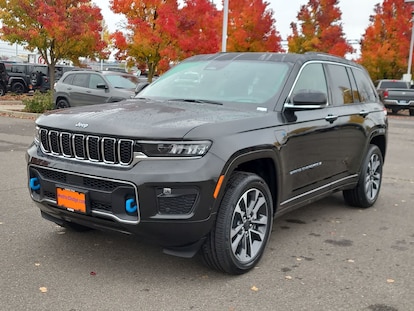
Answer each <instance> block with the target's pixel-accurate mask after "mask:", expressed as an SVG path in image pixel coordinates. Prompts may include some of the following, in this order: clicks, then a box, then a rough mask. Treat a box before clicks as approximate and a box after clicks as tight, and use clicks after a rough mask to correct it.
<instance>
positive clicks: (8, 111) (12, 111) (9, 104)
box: [0, 100, 40, 119]
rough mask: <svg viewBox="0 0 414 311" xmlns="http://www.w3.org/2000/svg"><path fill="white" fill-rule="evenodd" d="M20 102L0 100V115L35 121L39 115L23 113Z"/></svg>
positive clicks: (22, 106)
mask: <svg viewBox="0 0 414 311" xmlns="http://www.w3.org/2000/svg"><path fill="white" fill-rule="evenodd" d="M23 110H24V105H23V103H22V101H21V100H0V115H2V116H7V117H15V118H22V119H36V118H37V117H38V116H39V115H40V114H39V113H31V112H24V111H23Z"/></svg>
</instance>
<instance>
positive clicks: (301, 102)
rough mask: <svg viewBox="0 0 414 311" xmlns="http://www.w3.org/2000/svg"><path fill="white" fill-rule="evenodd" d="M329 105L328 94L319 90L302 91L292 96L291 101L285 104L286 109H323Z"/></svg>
mask: <svg viewBox="0 0 414 311" xmlns="http://www.w3.org/2000/svg"><path fill="white" fill-rule="evenodd" d="M327 105H328V99H327V98H326V94H325V93H322V92H317V91H301V92H299V93H296V94H294V95H293V96H292V98H291V102H290V103H286V104H285V109H289V110H308V109H321V108H325V107H326V106H327Z"/></svg>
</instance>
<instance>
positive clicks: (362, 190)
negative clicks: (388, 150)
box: [358, 145, 384, 206]
mask: <svg viewBox="0 0 414 311" xmlns="http://www.w3.org/2000/svg"><path fill="white" fill-rule="evenodd" d="M374 154H376V155H377V156H378V157H379V159H380V161H381V168H380V169H381V172H380V174H381V175H380V182H379V188H378V191H377V194H376V196H375V197H374V198H373V199H370V198H368V197H367V193H366V190H367V189H366V180H365V179H366V172H367V169H368V164H369V162H370V160H371V157H372V156H373V155H374ZM383 165H384V159H383V158H382V153H381V151H380V150H379V148H378V147H377V146H376V145H371V146H370V147H369V149H368V152H367V154H366V156H365V159H364V164H363V166H362V171H361V176H360V178H359V188H358V195H359V196H360V197H361V198H362V201H363V203H364V206H372V205H373V204H374V203H375V202H376V201H377V199H378V196H379V193H380V190H381V184H382V174H383Z"/></svg>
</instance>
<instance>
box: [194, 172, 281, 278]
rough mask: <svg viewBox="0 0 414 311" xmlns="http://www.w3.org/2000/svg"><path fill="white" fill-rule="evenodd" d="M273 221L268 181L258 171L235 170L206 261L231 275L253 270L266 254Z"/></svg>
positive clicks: (206, 249) (205, 251)
mask: <svg viewBox="0 0 414 311" xmlns="http://www.w3.org/2000/svg"><path fill="white" fill-rule="evenodd" d="M272 223H273V204H272V195H271V193H270V190H269V188H268V186H267V184H266V183H265V181H264V180H263V179H262V178H260V177H259V176H257V175H256V174H251V173H245V172H235V173H233V175H232V176H231V178H230V180H229V182H228V186H227V187H226V190H225V194H224V197H223V199H222V202H221V204H220V208H219V211H218V214H217V219H216V224H215V227H214V228H213V229H212V231H211V232H210V234H209V236H208V238H207V241H206V242H205V244H204V246H203V249H202V255H203V259H204V261H205V263H206V264H207V265H209V266H210V267H213V268H215V269H217V270H221V271H224V272H227V273H229V274H242V273H245V272H247V271H249V270H250V269H252V268H253V267H254V266H255V265H256V264H257V263H258V262H259V260H260V258H261V257H262V255H263V252H264V249H265V247H266V244H267V241H268V240H269V236H270V232H271V230H272Z"/></svg>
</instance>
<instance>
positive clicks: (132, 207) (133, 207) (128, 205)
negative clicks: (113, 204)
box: [125, 199, 138, 214]
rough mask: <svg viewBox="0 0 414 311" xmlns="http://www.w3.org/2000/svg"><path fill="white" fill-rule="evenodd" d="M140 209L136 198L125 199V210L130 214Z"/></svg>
mask: <svg viewBox="0 0 414 311" xmlns="http://www.w3.org/2000/svg"><path fill="white" fill-rule="evenodd" d="M137 209H138V206H137V203H136V202H135V199H127V200H126V201H125V211H126V212H127V213H128V214H132V213H135V212H136V211H137Z"/></svg>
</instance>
